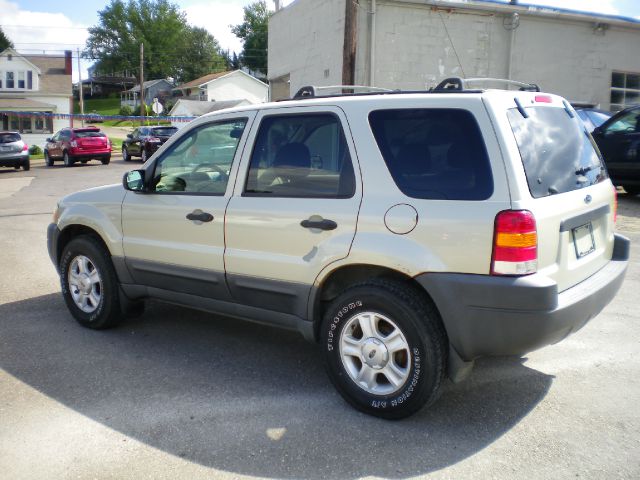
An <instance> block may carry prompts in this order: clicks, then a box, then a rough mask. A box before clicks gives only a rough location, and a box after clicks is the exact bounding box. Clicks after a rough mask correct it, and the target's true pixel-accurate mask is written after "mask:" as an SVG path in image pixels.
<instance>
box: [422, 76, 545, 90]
mask: <svg viewBox="0 0 640 480" xmlns="http://www.w3.org/2000/svg"><path fill="white" fill-rule="evenodd" d="M480 82H484V83H504V84H506V85H513V86H516V87H518V90H520V91H527V92H539V91H540V87H539V86H538V85H536V84H535V83H524V82H518V81H517V80H508V79H506V78H483V77H478V78H460V77H449V78H445V79H444V80H442V81H441V82H440V83H439V84H438V85H437V86H436V87H434V88H433V89H432V90H431V91H432V92H451V91H459V92H463V91H465V90H467V89H468V84H469V83H480Z"/></svg>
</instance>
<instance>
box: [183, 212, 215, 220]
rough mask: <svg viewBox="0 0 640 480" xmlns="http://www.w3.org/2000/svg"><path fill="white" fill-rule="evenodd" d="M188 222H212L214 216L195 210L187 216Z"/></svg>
mask: <svg viewBox="0 0 640 480" xmlns="http://www.w3.org/2000/svg"><path fill="white" fill-rule="evenodd" d="M187 220H193V221H197V222H210V221H212V220H213V215H211V214H210V213H207V212H203V211H202V210H194V211H193V212H191V213H188V214H187Z"/></svg>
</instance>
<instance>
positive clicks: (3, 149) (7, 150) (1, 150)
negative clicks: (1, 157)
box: [0, 147, 12, 152]
mask: <svg viewBox="0 0 640 480" xmlns="http://www.w3.org/2000/svg"><path fill="white" fill-rule="evenodd" d="M11 150H12V148H11V147H0V152H10V151H11Z"/></svg>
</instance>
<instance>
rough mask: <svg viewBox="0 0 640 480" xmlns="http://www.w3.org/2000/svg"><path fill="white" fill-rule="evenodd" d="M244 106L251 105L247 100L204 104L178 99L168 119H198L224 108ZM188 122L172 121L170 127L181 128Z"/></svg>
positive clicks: (182, 120)
mask: <svg viewBox="0 0 640 480" xmlns="http://www.w3.org/2000/svg"><path fill="white" fill-rule="evenodd" d="M244 105H251V104H250V103H249V101H248V100H245V99H241V100H221V101H218V102H204V101H200V100H186V99H184V98H180V99H178V101H177V102H176V103H175V105H174V106H173V108H172V109H171V111H170V112H169V116H170V117H199V116H201V115H204V114H205V113H211V112H217V111H218V110H224V109H225V108H233V107H241V106H244ZM189 121H190V120H186V119H179V120H178V119H172V120H171V125H173V126H174V127H178V128H182V127H184V126H185V125H186V124H187V123H188V122H189Z"/></svg>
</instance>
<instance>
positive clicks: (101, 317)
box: [60, 235, 122, 329]
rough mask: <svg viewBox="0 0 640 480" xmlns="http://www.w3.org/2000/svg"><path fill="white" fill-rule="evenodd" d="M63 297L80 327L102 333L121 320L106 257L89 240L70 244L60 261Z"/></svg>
mask: <svg viewBox="0 0 640 480" xmlns="http://www.w3.org/2000/svg"><path fill="white" fill-rule="evenodd" d="M60 284H61V286H62V295H63V297H64V300H65V303H66V304H67V307H68V308H69V311H70V312H71V314H72V315H73V316H74V317H75V319H76V320H77V321H78V322H79V323H80V324H81V325H83V326H85V327H88V328H93V329H103V328H109V327H113V326H115V325H116V324H117V323H118V322H119V321H120V320H121V318H122V310H121V308H120V297H119V284H118V280H117V277H116V273H115V270H114V268H113V265H112V263H111V258H110V257H109V253H108V252H106V251H105V249H104V247H103V246H102V245H101V244H100V242H99V241H98V240H96V239H95V238H94V237H92V236H88V235H82V236H79V237H76V238H74V239H73V240H71V241H70V242H69V243H68V244H67V246H66V247H65V248H64V250H63V251H62V256H61V259H60Z"/></svg>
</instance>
